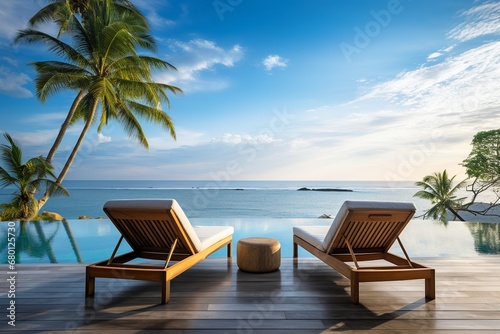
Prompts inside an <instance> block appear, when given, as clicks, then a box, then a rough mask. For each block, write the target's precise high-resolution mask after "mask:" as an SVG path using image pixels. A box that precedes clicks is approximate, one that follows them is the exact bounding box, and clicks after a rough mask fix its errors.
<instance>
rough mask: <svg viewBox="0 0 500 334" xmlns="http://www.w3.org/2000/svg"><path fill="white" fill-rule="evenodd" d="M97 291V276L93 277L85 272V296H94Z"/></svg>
mask: <svg viewBox="0 0 500 334" xmlns="http://www.w3.org/2000/svg"><path fill="white" fill-rule="evenodd" d="M94 291H95V277H91V276H90V275H89V273H88V269H87V272H86V273H85V297H94Z"/></svg>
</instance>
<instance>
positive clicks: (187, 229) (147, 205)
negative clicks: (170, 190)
mask: <svg viewBox="0 0 500 334" xmlns="http://www.w3.org/2000/svg"><path fill="white" fill-rule="evenodd" d="M104 212H106V214H107V215H108V217H109V218H110V219H111V221H112V222H113V224H114V225H115V226H116V228H117V229H118V231H119V232H120V233H121V234H122V235H123V237H124V238H125V240H126V241H127V242H128V243H129V245H130V247H132V249H133V250H134V251H139V252H140V251H145V252H154V251H161V252H165V251H167V252H168V251H169V250H170V248H171V246H172V244H173V242H174V240H175V239H178V241H177V246H176V248H175V252H176V253H184V254H195V253H197V252H198V251H199V250H200V248H201V242H200V240H199V238H198V236H197V235H196V233H195V231H194V229H193V227H192V226H191V223H190V222H189V220H188V219H187V217H186V215H185V214H184V211H182V209H181V207H180V206H179V204H178V203H177V201H176V200H174V199H133V200H111V201H108V202H106V204H104Z"/></svg>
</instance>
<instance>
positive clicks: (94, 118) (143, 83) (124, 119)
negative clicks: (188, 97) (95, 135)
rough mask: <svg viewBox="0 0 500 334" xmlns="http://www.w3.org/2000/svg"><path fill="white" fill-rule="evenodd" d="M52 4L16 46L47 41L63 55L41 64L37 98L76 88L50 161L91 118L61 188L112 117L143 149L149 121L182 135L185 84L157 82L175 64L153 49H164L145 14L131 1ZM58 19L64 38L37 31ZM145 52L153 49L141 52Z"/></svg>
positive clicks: (55, 1)
mask: <svg viewBox="0 0 500 334" xmlns="http://www.w3.org/2000/svg"><path fill="white" fill-rule="evenodd" d="M47 2H48V4H47V5H46V6H45V7H44V8H42V9H41V10H40V11H39V12H37V13H36V14H35V15H34V16H33V17H32V18H31V20H30V21H29V28H28V29H24V30H22V31H19V33H18V34H17V36H16V38H15V43H23V44H39V45H43V46H45V47H46V48H47V49H48V51H49V52H50V53H52V54H54V55H55V56H56V59H54V60H44V61H34V62H32V65H33V66H34V68H35V69H36V73H37V74H36V78H35V87H36V95H37V97H38V98H39V100H40V101H41V102H45V101H46V100H47V99H48V98H49V97H51V96H53V95H55V94H56V93H59V92H61V91H65V90H69V91H73V92H75V95H76V96H75V99H74V100H73V103H72V104H71V107H70V108H69V111H68V114H67V117H66V119H65V121H64V122H63V124H62V125H61V128H60V131H59V134H58V136H57V138H56V140H55V142H54V144H53V146H52V147H51V149H50V150H49V153H48V154H47V157H46V159H45V161H46V162H47V163H51V162H52V161H53V159H54V156H55V154H56V152H57V150H58V147H59V145H60V143H61V141H62V139H63V137H64V135H65V133H66V131H67V129H68V128H69V127H70V126H72V125H74V124H76V123H78V122H81V123H83V128H82V130H81V133H80V136H79V138H78V140H77V142H76V143H75V145H74V147H73V150H72V151H71V153H70V154H69V156H68V157H67V159H66V162H65V164H64V166H63V167H62V169H61V170H60V171H59V174H58V176H57V179H56V180H55V183H56V184H58V185H61V184H62V182H63V180H64V178H65V177H66V174H67V173H68V171H69V169H70V167H71V165H72V163H73V162H74V160H75V158H76V156H77V153H78V151H79V149H80V147H81V145H82V143H83V140H84V139H85V137H86V135H87V133H88V132H89V130H90V129H91V128H92V127H93V126H94V127H96V129H97V131H98V132H100V131H101V130H102V129H103V127H105V126H106V125H107V124H108V123H109V122H110V121H113V122H118V123H119V124H121V126H122V127H123V129H124V130H125V131H126V132H127V133H128V134H129V136H130V137H132V138H134V139H135V140H136V141H138V142H139V144H141V145H142V146H143V147H145V148H148V147H149V144H148V140H147V137H146V133H145V132H144V130H143V128H142V125H141V121H143V120H146V121H148V122H152V123H155V124H159V125H160V126H161V127H163V128H164V129H165V130H166V131H167V132H168V133H169V134H170V136H171V137H172V138H174V139H175V136H176V135H175V129H174V125H173V122H172V120H171V118H170V116H169V115H168V114H167V113H166V112H165V111H163V110H162V106H164V105H165V106H167V107H170V101H169V96H168V95H167V92H168V93H172V94H177V93H181V92H182V90H181V89H180V88H178V87H175V86H172V85H167V84H163V83H158V82H155V81H154V80H153V79H152V75H153V73H154V71H157V70H175V67H174V66H173V65H172V64H170V63H168V62H166V61H164V60H161V59H159V58H156V57H154V56H151V55H150V54H151V53H152V52H154V51H155V50H156V44H155V41H154V38H153V37H152V36H151V35H150V29H149V26H148V24H147V21H146V19H145V18H144V16H143V15H142V14H141V13H140V12H139V11H138V10H137V8H136V7H135V6H134V5H133V4H132V3H131V2H130V1H128V0H47ZM47 22H55V23H56V24H57V25H58V27H59V30H58V35H57V36H52V35H50V34H48V33H45V32H43V31H40V30H37V29H35V28H37V27H38V26H39V25H41V24H43V23H47ZM141 50H144V51H145V52H147V54H140V51H141ZM51 195H52V192H51V189H49V188H47V189H46V191H45V193H44V195H43V196H42V197H41V198H40V199H39V200H38V205H37V206H34V205H33V209H35V208H38V210H40V208H41V207H42V206H43V205H44V204H45V203H46V201H47V200H48V199H49V197H50V196H51Z"/></svg>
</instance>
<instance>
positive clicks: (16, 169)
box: [0, 133, 68, 220]
mask: <svg viewBox="0 0 500 334" xmlns="http://www.w3.org/2000/svg"><path fill="white" fill-rule="evenodd" d="M4 137H5V139H6V140H7V142H8V144H2V145H1V146H0V158H1V166H0V187H2V188H4V187H8V186H11V187H13V188H14V189H15V191H14V194H13V198H12V199H11V201H10V202H8V203H3V204H0V208H1V209H2V212H1V213H0V218H1V220H30V219H33V218H34V217H36V215H37V214H38V211H39V207H38V200H37V199H36V198H35V193H36V192H37V190H38V189H40V188H43V189H46V191H47V192H48V193H49V194H50V195H68V192H67V191H66V189H64V188H63V187H62V186H61V185H60V184H58V183H57V182H55V180H54V179H55V175H54V174H53V172H52V170H53V167H52V165H51V164H50V162H48V161H47V160H46V159H45V158H44V157H42V156H38V157H35V158H31V159H29V160H28V161H25V162H23V153H22V150H21V148H20V147H19V145H18V144H17V143H16V142H15V141H14V140H13V139H12V137H11V136H10V135H9V134H8V133H5V134H4Z"/></svg>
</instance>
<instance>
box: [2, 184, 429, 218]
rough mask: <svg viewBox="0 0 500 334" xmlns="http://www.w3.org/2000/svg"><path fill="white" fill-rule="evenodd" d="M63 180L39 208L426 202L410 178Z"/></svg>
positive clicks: (227, 208)
mask: <svg viewBox="0 0 500 334" xmlns="http://www.w3.org/2000/svg"><path fill="white" fill-rule="evenodd" d="M63 185H64V186H65V187H66V189H67V190H68V191H69V193H70V197H62V196H59V197H52V198H50V199H49V201H48V202H47V204H45V206H44V207H43V208H42V210H41V212H43V211H50V212H56V213H58V214H60V215H62V216H63V217H64V218H66V219H78V218H80V217H82V216H85V217H86V218H94V219H96V218H103V217H105V215H104V212H103V211H102V207H103V205H104V203H105V202H106V201H108V200H111V199H120V198H127V199H131V198H173V199H176V200H177V201H178V202H179V204H180V205H181V207H182V208H183V210H184V211H185V212H186V215H187V216H188V217H193V218H251V217H265V218H318V217H320V216H334V215H335V214H336V212H337V211H338V209H339V208H340V206H341V205H342V203H343V202H344V201H345V200H369V201H407V202H413V203H414V204H415V205H416V207H417V215H418V214H421V213H422V212H423V211H424V210H425V209H426V208H427V207H428V206H429V204H430V203H428V202H427V201H423V200H421V199H419V198H415V197H413V195H414V193H415V192H417V191H418V187H417V186H415V183H414V182H413V181H391V182H388V181H354V180H353V181H346V180H337V181H335V180H323V181H320V180H289V181H283V180H251V181H249V180H65V181H64V182H63ZM301 188H307V189H310V190H324V189H329V190H342V191H298V190H299V189H301ZM346 190H348V191H346ZM10 194H12V189H11V188H10V189H9V188H4V189H1V190H0V198H2V202H6V201H7V200H8V197H9V195H10Z"/></svg>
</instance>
